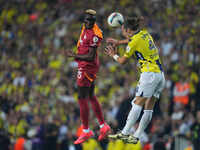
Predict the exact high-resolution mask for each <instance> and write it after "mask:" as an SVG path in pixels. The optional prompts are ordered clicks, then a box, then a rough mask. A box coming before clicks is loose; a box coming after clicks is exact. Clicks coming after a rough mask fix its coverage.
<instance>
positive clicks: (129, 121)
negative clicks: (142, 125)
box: [122, 103, 142, 135]
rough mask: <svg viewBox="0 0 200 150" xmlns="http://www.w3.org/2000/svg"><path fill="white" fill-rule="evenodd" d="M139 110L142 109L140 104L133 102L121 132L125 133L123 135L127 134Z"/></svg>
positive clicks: (137, 116)
mask: <svg viewBox="0 0 200 150" xmlns="http://www.w3.org/2000/svg"><path fill="white" fill-rule="evenodd" d="M141 111H142V106H140V105H137V104H134V103H133V104H132V108H131V111H130V112H129V114H128V117H127V120H126V125H125V127H124V128H123V130H122V134H125V135H128V134H129V132H130V129H131V128H132V127H133V125H134V124H135V123H136V121H137V120H138V118H139V116H140V113H141Z"/></svg>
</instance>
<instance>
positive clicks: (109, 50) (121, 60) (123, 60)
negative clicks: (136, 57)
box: [105, 45, 127, 64]
mask: <svg viewBox="0 0 200 150" xmlns="http://www.w3.org/2000/svg"><path fill="white" fill-rule="evenodd" d="M105 53H106V55H108V56H110V57H112V58H113V59H114V60H116V61H117V62H118V63H120V64H124V63H126V61H127V57H125V56H122V57H120V56H118V55H117V54H116V53H115V47H113V46H111V45H109V46H107V47H106V48H105Z"/></svg>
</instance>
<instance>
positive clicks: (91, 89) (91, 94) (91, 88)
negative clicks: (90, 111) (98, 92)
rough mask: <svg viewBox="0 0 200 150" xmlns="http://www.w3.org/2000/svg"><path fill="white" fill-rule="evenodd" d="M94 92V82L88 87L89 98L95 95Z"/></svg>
mask: <svg viewBox="0 0 200 150" xmlns="http://www.w3.org/2000/svg"><path fill="white" fill-rule="evenodd" d="M94 90H95V82H94V81H93V82H92V83H91V86H90V90H89V97H93V96H94V95H95V94H94Z"/></svg>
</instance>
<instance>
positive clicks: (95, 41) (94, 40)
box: [89, 34, 102, 47]
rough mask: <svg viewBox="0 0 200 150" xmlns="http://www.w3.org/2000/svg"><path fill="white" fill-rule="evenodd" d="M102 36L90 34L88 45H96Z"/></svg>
mask: <svg viewBox="0 0 200 150" xmlns="http://www.w3.org/2000/svg"><path fill="white" fill-rule="evenodd" d="M101 40H102V38H100V37H98V36H97V35H95V34H94V35H92V36H91V39H90V42H89V46H90V47H98V46H99V45H100V43H101Z"/></svg>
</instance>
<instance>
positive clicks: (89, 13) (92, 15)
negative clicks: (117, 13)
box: [84, 9, 96, 22]
mask: <svg viewBox="0 0 200 150" xmlns="http://www.w3.org/2000/svg"><path fill="white" fill-rule="evenodd" d="M84 21H90V22H95V21H96V11H95V10H92V9H87V10H86V11H85V17H84Z"/></svg>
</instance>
